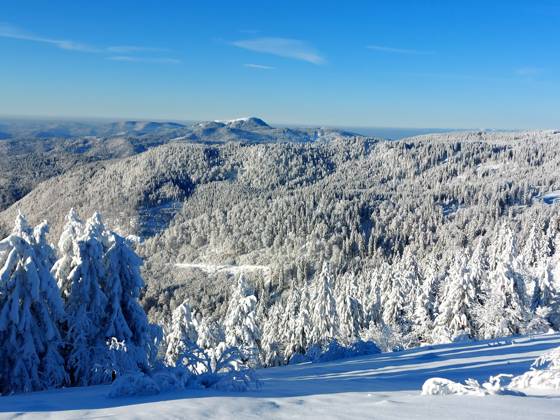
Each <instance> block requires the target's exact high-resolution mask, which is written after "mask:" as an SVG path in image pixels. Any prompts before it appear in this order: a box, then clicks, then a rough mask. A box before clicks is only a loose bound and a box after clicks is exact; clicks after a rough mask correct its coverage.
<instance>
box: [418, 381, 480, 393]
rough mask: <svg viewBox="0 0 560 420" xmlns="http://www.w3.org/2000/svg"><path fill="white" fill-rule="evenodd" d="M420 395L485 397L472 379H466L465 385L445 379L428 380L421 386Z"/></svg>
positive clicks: (478, 385)
mask: <svg viewBox="0 0 560 420" xmlns="http://www.w3.org/2000/svg"><path fill="white" fill-rule="evenodd" d="M422 395H477V396H483V395H486V393H485V391H484V389H483V388H482V387H481V386H480V384H479V383H478V382H477V381H475V380H474V379H467V381H466V382H465V385H463V384H460V383H458V382H453V381H450V380H449V379H445V378H430V379H428V380H427V381H426V382H424V385H422Z"/></svg>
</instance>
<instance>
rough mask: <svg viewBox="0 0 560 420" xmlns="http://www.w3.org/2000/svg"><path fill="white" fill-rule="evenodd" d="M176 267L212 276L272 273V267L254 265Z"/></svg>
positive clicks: (188, 264)
mask: <svg viewBox="0 0 560 420" xmlns="http://www.w3.org/2000/svg"><path fill="white" fill-rule="evenodd" d="M175 266H176V267H179V268H186V269H189V268H190V269H197V270H202V271H205V272H207V273H211V274H212V273H217V272H226V273H229V274H242V273H247V272H252V271H260V272H264V273H269V272H270V267H269V266H267V265H252V264H242V265H232V264H203V263H200V264H197V263H178V264H175Z"/></svg>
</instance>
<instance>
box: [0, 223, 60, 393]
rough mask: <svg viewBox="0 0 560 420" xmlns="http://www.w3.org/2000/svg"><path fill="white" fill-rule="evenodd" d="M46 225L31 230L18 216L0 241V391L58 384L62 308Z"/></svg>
mask: <svg viewBox="0 0 560 420" xmlns="http://www.w3.org/2000/svg"><path fill="white" fill-rule="evenodd" d="M46 231H47V225H46V223H43V224H41V225H39V226H38V227H37V228H36V229H35V231H33V230H32V229H31V228H30V227H29V225H28V223H27V221H26V220H25V218H24V217H23V216H22V215H21V214H19V215H18V216H17V219H16V225H15V228H14V230H13V232H12V234H11V235H10V236H8V237H7V238H6V239H4V240H2V241H0V266H1V268H0V393H2V394H6V393H12V392H26V391H34V390H41V389H47V388H50V387H56V386H61V385H64V384H65V383H66V381H67V375H66V372H65V369H64V359H63V357H62V355H61V354H60V348H61V345H62V340H61V335H60V332H59V323H60V321H61V320H62V319H63V317H64V307H63V304H62V300H61V298H60V294H59V291H58V288H57V286H56V282H55V279H54V278H53V277H52V275H51V274H50V271H49V270H50V268H51V267H50V263H51V261H50V256H51V255H52V251H50V250H49V245H48V243H47V242H46V240H45V234H46Z"/></svg>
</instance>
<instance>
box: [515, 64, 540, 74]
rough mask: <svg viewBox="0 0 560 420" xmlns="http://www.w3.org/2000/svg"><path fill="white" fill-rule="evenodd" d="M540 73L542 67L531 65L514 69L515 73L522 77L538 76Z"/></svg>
mask: <svg viewBox="0 0 560 420" xmlns="http://www.w3.org/2000/svg"><path fill="white" fill-rule="evenodd" d="M540 73H542V69H540V68H538V67H532V66H529V67H520V68H518V69H515V74H516V75H517V76H522V77H534V76H538V75H539V74H540Z"/></svg>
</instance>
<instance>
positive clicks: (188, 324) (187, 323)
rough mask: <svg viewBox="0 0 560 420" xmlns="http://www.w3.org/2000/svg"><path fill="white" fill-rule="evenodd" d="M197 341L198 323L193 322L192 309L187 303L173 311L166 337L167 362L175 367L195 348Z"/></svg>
mask: <svg viewBox="0 0 560 420" xmlns="http://www.w3.org/2000/svg"><path fill="white" fill-rule="evenodd" d="M197 341H198V333H197V331H196V323H195V322H194V321H193V317H192V313H191V307H190V305H189V304H188V302H186V301H185V302H183V303H182V304H181V305H179V306H177V308H175V310H174V311H173V315H172V318H171V325H170V326H169V333H168V334H167V337H166V342H167V350H166V352H165V362H166V363H167V364H168V365H170V366H175V365H176V363H177V361H178V360H179V358H180V357H181V355H183V354H185V352H186V351H188V350H189V349H192V348H193V347H195V346H196V345H197V344H196V343H197Z"/></svg>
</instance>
